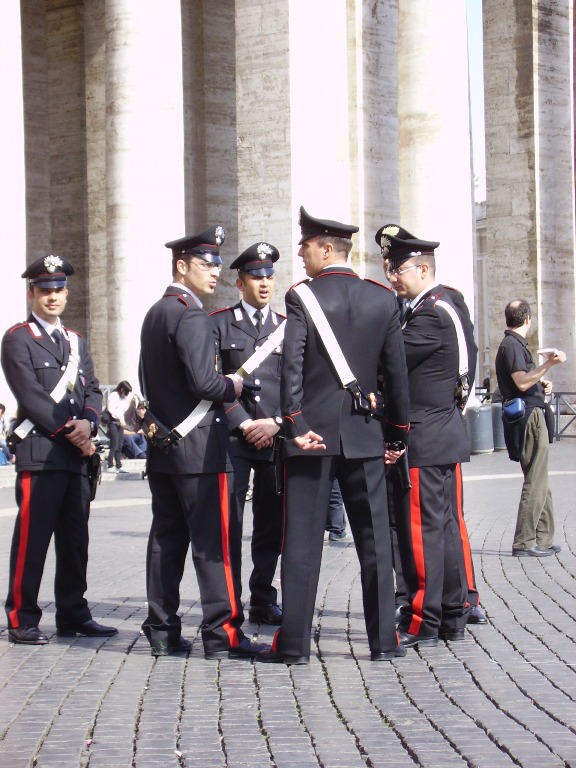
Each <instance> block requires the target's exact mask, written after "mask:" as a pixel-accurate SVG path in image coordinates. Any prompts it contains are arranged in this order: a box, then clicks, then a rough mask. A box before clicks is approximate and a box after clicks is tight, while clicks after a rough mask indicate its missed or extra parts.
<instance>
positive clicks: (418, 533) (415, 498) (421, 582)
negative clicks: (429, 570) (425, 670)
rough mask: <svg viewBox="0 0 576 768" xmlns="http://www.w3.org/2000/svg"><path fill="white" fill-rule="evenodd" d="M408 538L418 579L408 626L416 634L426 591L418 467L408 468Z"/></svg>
mask: <svg viewBox="0 0 576 768" xmlns="http://www.w3.org/2000/svg"><path fill="white" fill-rule="evenodd" d="M410 480H411V482H412V488H411V490H410V540H411V542H412V555H413V557H414V566H415V568H416V577H417V579H418V591H417V592H416V594H415V595H414V600H413V601H412V621H411V622H410V626H409V627H408V632H409V633H410V634H411V635H417V634H418V633H419V632H420V627H421V626H422V605H423V604H424V595H425V592H426V564H425V562H424V543H423V539H422V511H421V509H420V470H419V469H418V467H412V468H411V469H410Z"/></svg>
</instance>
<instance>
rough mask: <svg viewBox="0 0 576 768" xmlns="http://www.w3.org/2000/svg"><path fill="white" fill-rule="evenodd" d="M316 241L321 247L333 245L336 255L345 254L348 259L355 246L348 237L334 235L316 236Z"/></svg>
mask: <svg viewBox="0 0 576 768" xmlns="http://www.w3.org/2000/svg"><path fill="white" fill-rule="evenodd" d="M310 239H312V238H310ZM316 241H317V243H318V245H319V246H320V247H322V246H323V245H326V244H327V243H332V245H333V246H334V250H335V251H336V253H345V254H346V258H348V254H349V253H350V251H351V250H352V245H353V243H352V240H348V238H346V237H335V236H334V235H316Z"/></svg>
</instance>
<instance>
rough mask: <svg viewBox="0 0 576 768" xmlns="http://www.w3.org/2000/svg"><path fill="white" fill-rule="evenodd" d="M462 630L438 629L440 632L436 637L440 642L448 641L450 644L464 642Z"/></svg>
mask: <svg viewBox="0 0 576 768" xmlns="http://www.w3.org/2000/svg"><path fill="white" fill-rule="evenodd" d="M464 636H465V633H464V630H463V629H443V628H442V627H440V631H439V632H438V637H439V638H440V640H450V642H452V643H456V642H457V641H458V640H464Z"/></svg>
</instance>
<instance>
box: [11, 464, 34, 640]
mask: <svg viewBox="0 0 576 768" xmlns="http://www.w3.org/2000/svg"><path fill="white" fill-rule="evenodd" d="M20 484H21V491H22V500H21V501H20V532H19V541H18V554H17V556H16V568H15V570H14V583H13V587H12V597H13V601H14V608H13V609H12V610H11V611H10V615H9V616H8V623H9V625H10V627H11V628H12V629H15V628H16V627H19V626H20V622H19V619H18V611H19V610H20V608H22V575H23V573H24V564H25V563H26V552H27V551H28V537H29V535H30V496H31V489H32V475H31V473H30V472H22V477H21V480H20Z"/></svg>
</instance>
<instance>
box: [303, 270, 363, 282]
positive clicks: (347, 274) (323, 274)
mask: <svg viewBox="0 0 576 768" xmlns="http://www.w3.org/2000/svg"><path fill="white" fill-rule="evenodd" d="M329 275H343V276H344V277H355V278H356V279H357V280H360V275H357V274H356V272H338V271H337V270H336V269H327V270H326V271H325V272H320V274H319V275H316V277H315V278H314V279H315V280H318V278H319V277H328V276H329Z"/></svg>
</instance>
